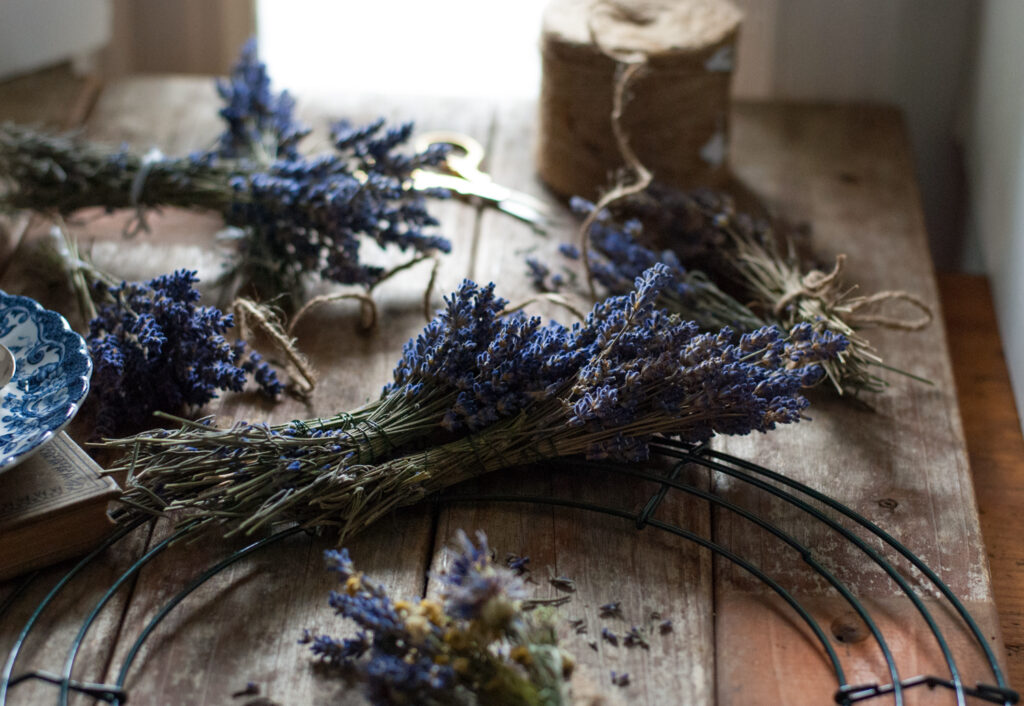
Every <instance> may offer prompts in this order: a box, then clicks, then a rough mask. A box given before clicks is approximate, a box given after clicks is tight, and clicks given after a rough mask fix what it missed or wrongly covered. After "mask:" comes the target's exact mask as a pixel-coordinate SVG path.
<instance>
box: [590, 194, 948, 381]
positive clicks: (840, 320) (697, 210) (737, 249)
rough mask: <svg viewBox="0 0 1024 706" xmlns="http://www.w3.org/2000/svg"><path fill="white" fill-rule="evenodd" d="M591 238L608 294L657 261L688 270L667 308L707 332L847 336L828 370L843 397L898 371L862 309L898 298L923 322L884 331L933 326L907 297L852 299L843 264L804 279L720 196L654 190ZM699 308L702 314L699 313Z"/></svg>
mask: <svg viewBox="0 0 1024 706" xmlns="http://www.w3.org/2000/svg"><path fill="white" fill-rule="evenodd" d="M575 206H576V208H577V209H578V210H580V211H582V212H589V210H590V209H592V205H591V204H588V203H587V202H584V201H582V200H576V201H575ZM590 238H591V240H590V244H591V245H592V252H593V255H592V257H591V259H590V268H591V272H592V273H593V275H594V278H595V280H597V281H598V282H599V283H601V284H602V285H604V286H605V287H606V288H607V289H608V290H609V291H610V292H622V291H625V290H626V289H627V287H628V285H627V284H625V283H626V282H628V278H629V277H631V276H634V273H635V272H636V270H637V269H638V268H641V267H646V266H649V264H650V263H651V262H656V261H663V262H666V263H667V264H669V266H670V267H672V268H673V269H677V268H678V269H679V270H682V268H683V266H684V265H685V266H686V267H688V268H690V269H688V270H687V271H686V275H685V276H686V277H687V278H689V279H687V280H686V283H687V284H688V285H691V286H690V287H678V288H677V289H676V290H675V291H674V292H671V293H669V295H668V296H664V297H663V305H664V306H665V307H666V308H668V309H669V310H670V311H673V312H678V313H680V314H681V315H683V316H687V317H692V318H695V319H696V320H698V321H700V322H701V324H702V326H704V327H705V328H708V329H713V328H715V327H717V326H720V325H722V324H723V323H726V322H728V323H730V324H731V325H734V326H736V327H738V328H740V329H741V330H752V329H754V328H756V327H759V326H764V325H777V326H779V327H781V328H785V329H789V328H791V327H793V326H795V325H797V324H800V323H804V324H808V325H810V326H811V327H813V328H814V330H816V331H819V332H826V331H829V332H832V333H835V334H838V335H841V336H843V337H844V338H846V339H847V340H848V341H849V345H848V347H847V348H846V350H845V351H843V352H842V353H840V354H839V355H838V356H836V357H835V358H834V359H833V360H829V361H825V362H824V363H823V365H824V369H825V372H826V375H827V376H828V379H829V380H830V382H831V383H832V386H833V387H834V388H835V390H836V391H837V392H839V393H840V394H846V393H856V392H859V391H870V392H879V391H881V390H882V389H884V388H885V387H886V385H887V383H886V381H885V379H884V378H882V377H881V376H880V375H878V374H877V372H876V371H877V370H879V369H882V368H884V369H889V370H892V368H889V366H886V365H885V364H884V362H883V360H882V358H881V357H880V356H879V355H878V353H877V352H876V350H875V349H874V347H873V346H872V345H871V344H870V342H869V341H868V340H867V339H866V338H865V337H864V336H863V334H862V333H860V330H861V329H862V328H863V327H864V326H865V325H870V324H877V323H879V322H880V321H882V319H880V318H879V317H877V316H865V315H864V314H863V312H862V309H865V308H866V307H869V306H872V305H875V304H878V303H880V302H882V301H883V300H884V297H892V298H899V299H903V300H905V301H909V302H910V303H911V304H913V305H915V306H917V307H918V308H920V309H922V311H924V312H925V314H926V315H925V316H924V317H923V318H922V319H920V320H918V321H915V322H900V321H894V320H885V323H887V324H889V325H891V326H893V327H896V328H903V329H908V330H915V329H918V328H921V327H923V326H924V325H927V323H928V321H929V320H930V318H931V313H930V311H929V309H928V307H927V306H926V305H925V304H923V303H922V302H920V300H918V299H917V298H916V297H913V296H912V295H909V294H907V293H905V292H899V293H886V294H885V295H882V297H883V298H880V297H879V295H874V296H871V297H851V296H849V294H850V292H851V291H852V289H851V288H844V287H843V286H842V284H841V282H840V281H839V279H838V275H839V270H840V268H841V265H842V262H843V259H842V257H840V259H839V260H838V262H837V269H836V270H834V271H833V272H832V273H829V274H825V273H823V272H820V271H817V270H811V271H809V272H808V271H806V270H805V269H804V268H803V267H802V265H801V264H800V262H799V258H798V257H797V256H796V254H795V251H794V249H793V248H792V247H791V245H790V244H789V243H788V242H784V241H782V240H781V239H780V237H779V236H778V235H777V234H776V233H775V232H774V231H773V230H772V228H771V226H770V224H769V223H768V222H767V221H765V220H761V219H755V218H753V217H751V216H749V215H747V214H743V213H739V212H737V211H736V209H735V206H734V204H733V202H732V200H731V199H729V198H728V197H727V196H725V195H724V194H721V193H719V192H712V191H709V190H701V191H695V192H692V193H682V192H678V191H672V190H668V189H666V188H665V187H650V188H649V190H648V192H646V193H644V194H641V195H639V196H635V197H632V198H631V199H627V200H626V201H625V202H624V203H619V204H617V205H616V206H615V213H614V214H609V213H607V212H605V213H602V214H600V216H599V218H598V219H597V220H596V221H595V223H594V226H593V227H592V229H591V233H590ZM651 240H654V241H657V242H660V243H662V244H670V245H671V246H672V249H665V250H662V251H660V252H659V251H656V250H654V249H652V248H650V247H648V246H647V245H645V244H644V243H646V242H649V241H651ZM704 272H706V273H707V274H704ZM709 277H710V279H709ZM711 280H714V283H715V284H712V283H711ZM716 284H721V286H722V289H719V288H718V287H717V286H716ZM723 290H727V291H723ZM737 299H742V300H743V301H745V302H749V305H743V304H740V303H739V301H738V300H737ZM702 310H703V312H704V314H703V316H701V315H700V314H699V313H698V312H700V311H702ZM723 316H724V317H725V321H723V320H722V317H723ZM895 372H900V373H902V374H905V375H909V374H908V373H904V372H903V371H895ZM910 377H913V376H910Z"/></svg>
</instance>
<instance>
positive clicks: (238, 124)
mask: <svg viewBox="0 0 1024 706" xmlns="http://www.w3.org/2000/svg"><path fill="white" fill-rule="evenodd" d="M218 90H219V92H220V95H221V96H222V98H223V99H224V102H225V105H224V107H223V109H222V110H221V111H220V114H221V117H222V118H223V119H224V121H225V123H226V129H225V131H224V133H223V134H222V135H221V136H220V137H219V138H218V140H217V143H216V145H215V146H214V147H213V148H212V149H210V150H207V151H204V152H197V153H193V154H191V155H188V156H185V157H173V158H167V157H163V156H162V155H159V154H154V153H151V154H150V155H146V156H142V155H139V154H136V153H134V152H132V151H131V150H129V149H127V148H120V149H112V148H108V147H105V146H102V145H98V144H94V143H91V142H88V141H86V140H82V139H79V138H77V137H72V136H60V135H50V134H45V133H40V132H37V131H35V130H32V129H30V128H27V127H22V126H17V125H13V124H3V125H0V182H2V183H3V184H4V187H5V188H4V189H3V190H2V193H0V209H29V210H33V211H40V212H45V213H57V214H69V213H72V212H74V211H77V210H78V209H82V208H89V207H101V208H105V209H107V210H108V211H112V210H115V209H124V208H128V209H135V210H136V212H137V214H138V219H137V225H138V226H139V227H144V226H145V220H144V214H145V212H146V211H147V210H150V209H157V208H162V207H180V208H190V209H200V210H209V211H215V212H217V213H219V214H221V215H222V216H223V218H224V222H225V224H226V225H228V226H232V227H234V228H237V229H238V231H239V232H240V233H241V237H240V240H239V243H238V251H237V254H236V255H235V256H234V259H233V261H232V263H231V267H232V272H233V273H234V274H237V275H239V276H240V277H241V278H243V279H244V280H245V281H247V282H249V283H250V284H251V285H252V286H253V287H255V288H256V289H257V291H258V292H259V293H260V294H261V295H262V297H263V298H270V297H273V296H276V295H279V294H281V293H288V294H291V295H292V303H293V304H296V303H298V301H299V300H301V298H302V297H301V295H300V294H299V293H300V292H301V289H302V285H303V284H304V281H305V280H306V279H308V278H310V277H318V278H321V279H323V280H326V281H329V282H334V283H339V284H356V285H361V286H363V287H365V288H366V289H371V288H372V287H373V286H374V285H375V284H377V283H378V282H380V281H381V280H382V279H385V278H386V277H388V276H389V274H391V273H393V272H394V271H400V269H401V268H402V266H401V265H400V266H398V267H396V268H394V270H387V269H385V268H384V267H381V266H377V265H369V264H366V263H364V262H362V261H361V260H360V247H361V245H362V244H363V243H364V242H366V241H372V242H374V243H376V244H377V245H379V246H380V247H381V248H387V247H394V248H397V249H398V250H400V251H403V252H412V253H413V254H414V259H417V258H423V257H428V256H430V255H431V254H433V253H435V252H447V251H448V250H449V249H450V244H449V242H448V241H447V240H445V239H444V238H441V237H439V236H437V235H433V234H431V233H429V232H428V231H429V229H430V227H431V226H435V225H437V221H436V219H434V218H433V216H431V215H430V214H429V213H428V211H427V208H426V201H425V198H424V197H425V196H428V195H429V196H443V193H441V192H434V191H429V192H428V191H420V190H417V189H415V188H413V187H412V185H411V181H410V179H409V177H410V174H411V173H412V172H413V170H415V169H418V168H420V167H423V166H428V165H435V164H437V163H439V162H440V161H441V160H442V159H443V158H444V155H445V153H444V151H443V149H441V148H433V149H430V150H428V151H426V152H423V153H420V154H403V153H401V152H400V151H399V148H400V147H401V146H402V145H403V144H404V143H405V142H406V141H407V139H408V138H409V136H410V134H411V132H412V124H411V123H406V124H403V125H399V126H396V127H389V128H385V125H384V121H383V119H381V120H378V121H376V122H374V123H371V124H370V125H366V126H363V127H353V126H352V125H350V124H348V123H347V122H345V121H341V122H338V123H337V124H335V125H334V126H333V128H332V141H333V144H334V151H333V152H330V153H326V154H321V155H316V156H311V157H307V156H303V155H301V154H300V153H299V151H298V145H299V142H300V141H301V140H302V138H303V137H305V136H306V135H307V134H308V132H309V130H308V128H306V127H305V126H303V125H301V124H300V123H299V122H298V121H297V120H296V119H295V117H294V114H293V113H294V106H295V103H294V101H293V100H292V98H291V97H290V96H289V95H288V94H287V93H286V92H282V93H278V94H275V93H273V92H272V91H271V90H270V80H269V78H268V76H267V72H266V67H265V66H264V64H262V63H261V62H260V61H259V60H258V58H257V56H256V48H255V44H254V43H253V42H249V43H248V44H247V45H246V47H245V48H244V50H243V52H242V55H241V58H240V60H239V62H238V64H237V66H236V67H235V69H234V71H233V73H232V75H231V77H230V78H229V79H228V80H227V81H222V82H221V83H220V84H219V86H218ZM405 264H406V266H407V265H408V263H405Z"/></svg>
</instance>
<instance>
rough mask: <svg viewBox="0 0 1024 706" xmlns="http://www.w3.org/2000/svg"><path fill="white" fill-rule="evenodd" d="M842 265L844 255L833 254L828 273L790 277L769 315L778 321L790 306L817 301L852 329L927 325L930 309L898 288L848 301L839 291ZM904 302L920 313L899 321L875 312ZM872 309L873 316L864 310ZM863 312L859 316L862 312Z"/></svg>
mask: <svg viewBox="0 0 1024 706" xmlns="http://www.w3.org/2000/svg"><path fill="white" fill-rule="evenodd" d="M845 266H846V255H845V254H843V253H840V254H839V255H836V262H835V265H834V266H833V267H832V270H831V271H830V272H823V271H821V270H811V271H810V272H808V273H806V274H804V275H802V276H795V277H792V278H791V279H790V280H789V281H788V282H787V286H786V288H785V290H783V293H782V296H781V297H779V299H778V301H776V302H775V306H774V308H773V310H772V313H773V314H774V315H775V317H776V318H782V315H783V314H784V313H785V311H786V309H788V308H789V307H790V306H791V305H792V304H794V303H795V302H797V301H799V300H800V299H817V300H819V301H820V302H822V304H824V305H825V306H826V307H827V308H829V309H832V310H833V311H836V312H838V313H841V314H843V315H844V316H843V319H844V321H846V323H848V324H849V325H850V326H852V327H854V328H865V327H868V326H879V327H882V328H888V329H893V330H898V331H920V330H921V329H923V328H924V327H926V326H928V324H930V323H931V321H932V318H933V316H934V315H933V313H932V309H931V307H930V306H928V304H926V303H925V302H924V301H923V300H922V299H920V298H919V297H918V296H916V295H914V294H911V293H910V292H907V291H905V290H902V289H886V290H883V291H881V292H876V293H874V294H869V295H866V296H861V297H852V298H848V295H849V293H850V291H852V290H847V291H845V292H844V291H841V290H840V286H841V282H840V276H841V275H842V272H843V268H844V267H845ZM892 301H905V302H907V303H908V304H911V305H912V306H914V307H916V308H917V309H919V310H920V311H921V312H922V313H921V315H920V316H918V317H917V318H909V319H908V318H900V317H897V316H888V315H885V314H882V313H881V312H878V308H880V307H881V306H882V305H884V304H885V303H886V302H892ZM872 307H875V308H876V309H875V310H876V312H877V313H871V312H870V311H868V310H869V309H871V308H872ZM862 310H863V313H860V312H862Z"/></svg>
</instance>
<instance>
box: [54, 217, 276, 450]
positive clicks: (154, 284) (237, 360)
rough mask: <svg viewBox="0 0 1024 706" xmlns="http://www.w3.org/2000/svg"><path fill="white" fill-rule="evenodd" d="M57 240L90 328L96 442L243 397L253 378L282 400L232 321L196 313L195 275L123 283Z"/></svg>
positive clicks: (269, 372)
mask: <svg viewBox="0 0 1024 706" xmlns="http://www.w3.org/2000/svg"><path fill="white" fill-rule="evenodd" d="M55 236H56V242H55V243H54V245H55V249H56V253H54V254H55V255H57V256H59V258H60V260H61V264H62V265H63V267H64V268H65V270H66V271H67V273H68V275H69V278H70V279H71V281H72V283H73V285H74V288H75V289H76V292H77V294H78V297H79V302H80V304H81V305H82V307H83V314H84V315H85V318H86V319H87V320H88V321H89V333H88V335H87V336H86V343H87V345H88V347H89V355H90V357H91V358H92V362H93V375H92V384H91V393H90V397H91V399H94V400H96V404H97V412H96V433H97V434H98V435H100V436H103V435H111V434H115V433H129V432H134V431H138V430H139V429H140V428H146V427H149V426H152V424H151V423H150V421H149V420H151V419H152V416H153V413H154V412H156V411H163V412H171V413H175V414H180V413H183V412H185V411H187V410H193V409H198V408H199V407H201V406H203V405H204V404H206V403H207V402H209V401H210V400H212V399H214V398H215V397H216V396H217V393H218V391H221V390H231V391H234V392H240V391H241V390H243V389H244V388H245V385H246V382H247V381H248V380H249V379H250V378H251V379H253V380H255V382H256V383H257V385H258V386H259V389H260V391H261V392H262V393H263V394H265V395H266V396H268V397H270V398H276V397H278V396H279V395H280V394H281V392H282V391H283V386H282V385H281V383H280V381H279V380H278V379H277V373H276V372H275V370H274V369H273V368H272V367H270V365H269V364H268V363H267V362H266V361H265V360H263V358H262V356H261V355H260V354H259V353H257V352H256V351H250V350H248V345H247V344H246V342H245V341H243V340H236V341H228V340H227V338H226V337H225V334H226V333H227V332H228V330H229V329H231V328H232V327H233V326H234V319H233V317H232V316H231V314H224V313H223V312H221V311H220V310H219V309H217V308H216V307H208V306H198V302H199V297H200V295H199V292H198V291H197V290H196V288H195V285H196V284H198V282H199V278H198V277H197V276H196V273H195V272H194V271H190V270H178V271H176V272H174V273H172V274H167V275H160V276H158V277H155V278H153V279H151V280H149V281H147V282H124V281H120V282H119V281H117V280H116V279H115V278H114V277H113V276H112V275H110V274H108V273H105V272H103V271H101V270H100V269H98V268H97V267H96V266H95V265H93V264H92V263H90V262H88V261H86V260H84V259H82V258H81V257H79V254H78V252H77V248H75V247H74V244H73V242H71V241H68V240H66V239H65V238H64V237H63V236H62V235H61V234H60V233H59V232H55Z"/></svg>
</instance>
